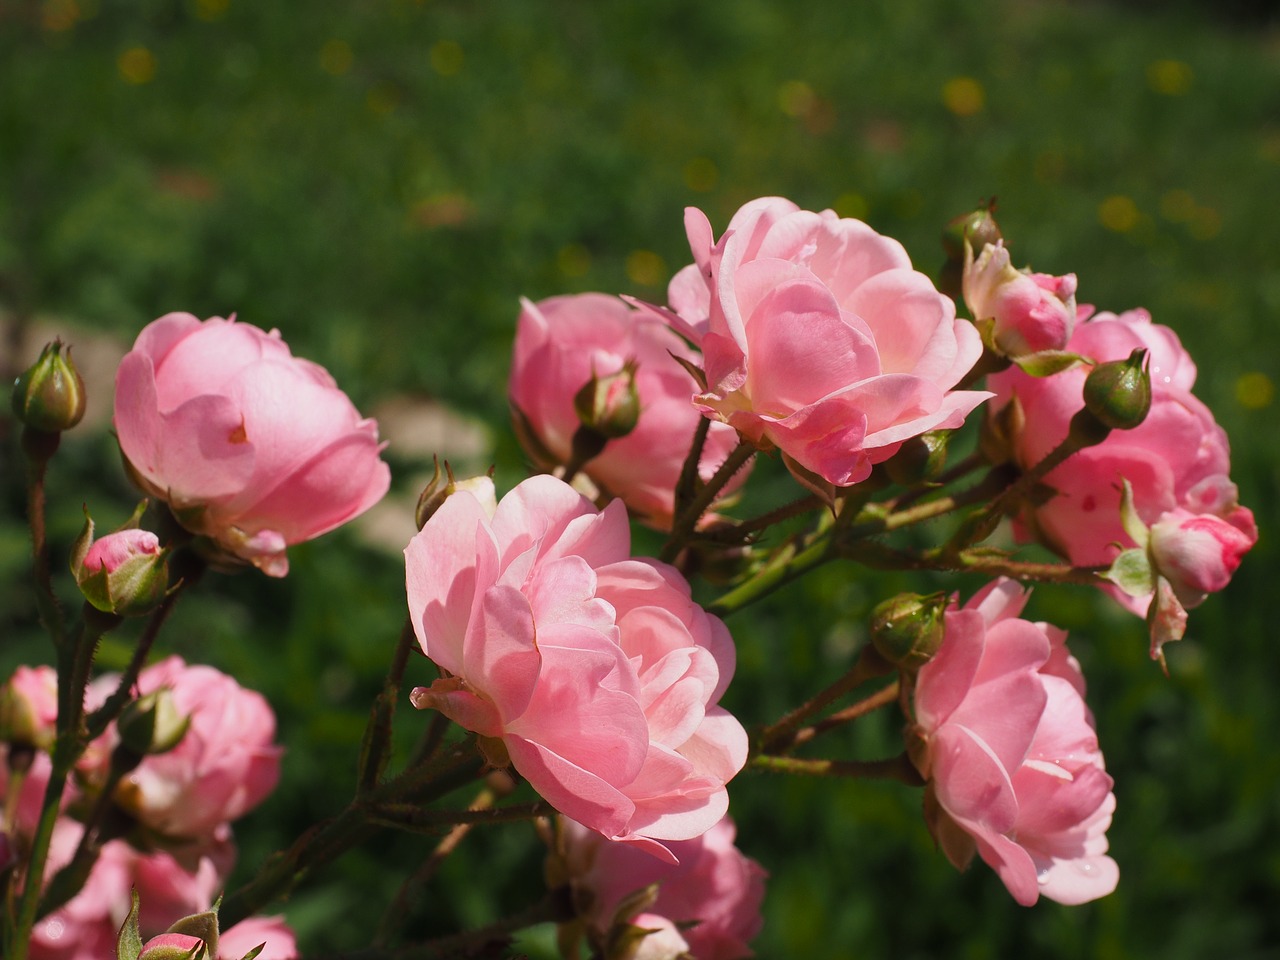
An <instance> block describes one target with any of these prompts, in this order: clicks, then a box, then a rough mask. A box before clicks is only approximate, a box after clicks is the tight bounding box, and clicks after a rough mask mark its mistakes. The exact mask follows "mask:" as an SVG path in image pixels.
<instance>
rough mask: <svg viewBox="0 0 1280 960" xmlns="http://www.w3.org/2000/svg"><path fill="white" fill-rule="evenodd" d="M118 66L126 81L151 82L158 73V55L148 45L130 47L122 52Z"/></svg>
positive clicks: (117, 62)
mask: <svg viewBox="0 0 1280 960" xmlns="http://www.w3.org/2000/svg"><path fill="white" fill-rule="evenodd" d="M116 67H117V69H119V71H120V76H121V77H123V78H124V80H125V82H126V83H132V84H134V85H135V86H137V85H140V84H144V83H150V82H151V81H152V80H153V79H154V78H155V75H156V57H155V54H153V53H152V52H151V51H150V50H148V49H147V48H146V47H130V48H129V49H128V50H126V51H125V52H124V53H122V54H120V59H118V60H117V61H116Z"/></svg>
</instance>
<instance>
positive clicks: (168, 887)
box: [0, 657, 296, 960]
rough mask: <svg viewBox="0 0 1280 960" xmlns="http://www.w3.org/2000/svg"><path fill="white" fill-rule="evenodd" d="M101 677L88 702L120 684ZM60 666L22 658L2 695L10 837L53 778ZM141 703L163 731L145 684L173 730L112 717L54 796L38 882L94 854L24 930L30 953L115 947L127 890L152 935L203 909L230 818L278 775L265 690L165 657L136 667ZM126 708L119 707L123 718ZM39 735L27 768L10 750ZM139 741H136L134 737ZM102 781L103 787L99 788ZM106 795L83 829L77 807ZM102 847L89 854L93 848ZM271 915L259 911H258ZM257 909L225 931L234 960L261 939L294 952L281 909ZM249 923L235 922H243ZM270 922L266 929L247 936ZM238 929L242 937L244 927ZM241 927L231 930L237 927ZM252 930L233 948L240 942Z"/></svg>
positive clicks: (228, 841) (49, 955) (22, 831)
mask: <svg viewBox="0 0 1280 960" xmlns="http://www.w3.org/2000/svg"><path fill="white" fill-rule="evenodd" d="M118 679H119V678H117V677H114V676H112V675H104V676H103V677H100V678H99V679H98V680H97V681H95V682H94V684H93V685H92V686H91V688H90V690H89V693H88V698H87V700H88V703H87V705H88V706H89V707H90V708H94V707H97V706H100V705H101V703H102V701H104V700H105V699H106V697H107V695H108V694H109V693H110V691H112V690H113V689H114V688H115V687H116V685H117V683H118ZM56 686H57V677H56V674H55V673H54V671H53V669H52V668H50V667H19V668H18V670H17V671H15V673H14V675H13V676H12V677H11V678H10V679H9V681H8V683H7V684H6V685H5V687H4V689H3V692H2V693H0V703H3V704H4V705H5V708H4V710H3V711H2V712H0V716H3V717H5V718H6V719H7V720H8V722H7V723H5V724H4V729H3V730H0V734H3V736H4V742H5V746H4V747H0V751H3V752H4V758H3V759H4V761H5V762H0V797H3V798H5V799H6V802H7V798H8V796H9V792H10V791H11V790H13V791H17V792H18V795H17V799H16V802H15V803H14V809H15V811H16V817H15V820H14V822H13V823H12V825H11V830H10V833H9V837H10V839H12V840H16V841H17V843H18V844H19V845H20V846H25V845H26V844H27V843H29V842H30V839H31V837H32V836H33V834H34V832H35V830H36V824H37V821H38V818H39V812H40V804H41V801H42V799H43V797H44V794H45V790H46V786H47V784H48V780H49V776H50V763H49V756H48V753H47V750H48V749H49V748H50V747H51V746H52V744H53V742H54V737H55V722H56V717H57V710H56ZM137 690H138V692H139V698H138V700H137V701H136V702H137V703H149V704H150V705H151V706H150V708H149V709H150V710H151V714H150V715H149V716H147V717H146V718H145V721H143V725H145V726H146V727H147V729H148V730H149V731H151V732H152V733H154V734H158V735H160V736H165V735H166V734H165V733H163V732H162V728H163V726H164V721H162V720H160V719H158V717H157V715H158V714H160V713H165V714H169V710H168V708H165V709H164V710H163V711H162V710H160V709H156V708H155V700H154V699H151V700H148V695H151V694H161V695H162V696H163V697H165V698H167V699H168V700H169V701H170V703H171V707H172V710H173V712H172V714H169V715H171V716H176V717H179V718H180V721H179V722H178V723H176V724H173V725H172V726H173V727H174V730H173V731H172V733H173V738H171V739H176V742H167V743H163V744H159V745H158V746H159V752H154V753H153V752H148V749H147V745H146V744H140V745H139V744H137V743H136V742H134V745H133V746H130V745H129V744H130V742H131V741H133V739H134V738H132V737H129V736H127V735H126V736H123V737H122V734H121V732H120V731H119V730H118V729H117V726H118V725H117V724H112V725H111V726H110V727H108V728H107V730H106V731H104V733H103V734H102V735H101V736H100V737H99V738H98V739H97V740H95V741H94V742H93V743H91V744H90V745H89V746H88V749H87V750H86V751H85V753H84V756H83V757H82V759H81V761H80V763H79V765H78V768H77V775H76V783H77V785H78V786H77V788H76V789H75V790H74V791H73V792H70V793H68V794H65V795H64V797H63V803H62V815H61V816H60V817H59V819H58V821H57V823H56V825H55V827H54V833H53V842H52V847H51V850H50V857H49V861H48V865H47V867H46V870H45V882H46V884H47V885H49V886H50V888H51V889H52V887H53V886H54V885H55V884H56V883H57V881H56V880H55V878H56V877H57V876H58V874H59V872H60V871H62V870H63V869H64V868H68V867H71V866H72V865H73V864H75V865H77V866H78V865H79V864H83V863H85V862H86V861H85V860H84V858H85V857H86V856H87V857H89V858H90V859H89V861H88V863H91V869H89V870H88V872H87V875H86V879H85V880H84V883H83V886H82V887H81V888H80V889H79V890H78V891H77V892H75V893H74V896H71V897H70V898H69V899H67V900H66V902H65V903H64V904H63V905H62V906H60V907H59V908H58V909H56V910H53V911H52V912H50V913H49V914H48V915H47V916H45V917H44V918H43V919H41V920H40V921H39V922H38V924H37V925H36V927H35V929H34V930H33V931H32V939H31V949H30V954H29V955H30V956H31V957H32V958H33V960H100V958H102V957H106V956H110V955H112V954H113V951H114V949H115V944H116V934H117V932H118V931H119V929H120V925H121V924H122V923H123V921H124V919H125V917H126V916H127V915H128V913H129V910H130V890H131V889H133V890H136V891H137V893H138V895H139V898H140V902H141V912H140V917H139V920H140V928H141V930H142V931H143V932H144V934H146V935H148V936H151V935H157V934H160V933H162V932H163V931H164V930H165V929H166V928H168V926H169V925H170V924H171V923H173V922H174V921H176V920H178V919H180V918H181V917H184V916H187V915H189V914H193V913H197V912H199V911H202V910H207V909H209V908H210V906H211V905H212V904H213V902H214V899H215V897H216V895H217V893H218V892H219V890H220V889H221V887H222V884H223V882H224V881H225V879H226V877H227V875H228V874H229V873H230V871H231V867H232V866H233V864H234V862H235V856H236V851H235V844H234V843H233V841H232V838H231V827H230V822H231V821H233V820H236V819H238V818H239V817H241V816H243V815H244V814H246V813H248V812H249V810H251V809H252V808H253V807H255V806H257V805H258V804H259V803H261V802H262V800H263V799H265V797H266V796H267V794H268V793H269V792H270V791H271V789H272V788H273V787H274V786H275V783H276V780H277V779H278V776H279V761H280V752H281V751H280V748H279V747H278V746H276V745H275V744H274V743H273V740H274V734H275V718H274V715H273V714H272V711H271V708H270V707H269V706H268V705H267V703H266V701H265V700H264V699H263V698H262V697H261V696H260V695H258V694H257V693H254V692H253V691H250V690H245V689H244V688H242V687H241V686H240V685H239V684H237V683H236V682H235V681H234V680H233V679H232V678H231V677H229V676H227V675H226V674H223V673H220V672H219V671H217V670H214V669H212V668H211V667H204V666H194V665H191V666H189V665H187V664H185V663H184V662H183V661H182V660H180V659H179V658H178V657H170V658H168V659H167V660H164V661H162V662H160V663H158V664H156V665H155V666H153V667H149V668H147V669H145V670H143V671H142V673H141V674H140V676H139V677H138V681H137ZM129 716H132V715H131V714H130V713H129V712H126V714H125V716H124V717H122V718H121V721H120V723H121V724H123V723H125V722H126V720H125V717H129ZM32 747H38V748H39V752H38V753H36V754H35V755H34V756H32V757H31V758H30V760H29V761H28V762H27V763H25V764H24V765H23V766H22V767H15V764H14V762H13V761H14V758H15V751H18V750H21V749H24V748H25V749H31V748H32ZM135 747H136V749H135ZM104 793H105V797H104V796H103V794H104ZM102 802H105V803H106V804H107V808H108V809H110V811H111V814H110V816H109V817H107V818H105V819H101V820H100V822H99V823H98V824H96V825H95V826H94V827H91V828H88V829H91V830H92V831H93V835H92V836H86V829H87V828H86V827H85V826H84V824H83V822H82V821H83V820H84V818H86V817H88V816H91V815H92V814H91V811H94V810H95V809H98V808H100V805H101V803H102ZM95 850H97V851H98V852H96V853H94V852H93V851H95ZM264 922H266V921H264ZM268 923H269V927H261V924H260V922H259V921H255V922H254V923H252V924H249V923H246V924H240V925H237V926H236V927H233V928H232V929H231V930H228V931H227V933H226V942H227V943H229V944H231V948H230V949H229V951H228V952H227V953H226V954H225V956H226V957H228V958H229V960H239V958H240V957H241V956H242V955H243V954H244V953H246V952H247V951H248V950H249V949H250V948H251V947H253V946H255V945H256V944H258V943H262V942H264V941H265V942H267V944H268V948H267V950H266V951H264V953H263V954H262V956H264V957H266V958H268V960H289V958H291V957H293V956H294V955H295V952H296V951H295V947H294V942H293V935H292V933H291V932H289V930H288V928H287V927H285V926H284V925H283V923H282V922H280V921H279V920H271V921H269V922H268ZM242 927H243V928H244V929H241V928H242ZM268 930H269V933H270V935H269V936H265V935H264V936H262V937H261V938H260V939H257V940H252V938H253V937H255V936H259V934H262V933H264V932H266V931H268ZM242 935H243V936H242ZM237 938H239V939H237ZM246 940H252V942H251V943H249V944H248V946H247V947H245V949H244V950H242V951H241V952H240V953H236V954H235V955H234V957H232V956H231V951H233V950H234V949H238V946H237V944H242V943H244V942H245V941H246Z"/></svg>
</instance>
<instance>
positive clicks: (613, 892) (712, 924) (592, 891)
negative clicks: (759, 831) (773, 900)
mask: <svg viewBox="0 0 1280 960" xmlns="http://www.w3.org/2000/svg"><path fill="white" fill-rule="evenodd" d="M563 823H564V844H565V846H564V850H565V867H566V869H567V870H568V873H569V877H570V882H571V883H572V885H573V890H574V902H575V903H577V904H579V907H580V910H581V913H582V917H583V919H584V920H586V922H587V925H588V927H589V928H590V930H591V931H592V934H593V936H594V937H595V938H596V939H597V940H599V941H602V942H603V941H605V940H607V939H609V938H610V934H611V928H612V927H613V926H614V925H615V924H616V923H618V922H629V923H630V924H632V925H634V926H638V927H643V928H650V927H654V928H666V927H670V926H672V925H674V928H676V929H678V930H679V931H680V936H681V937H682V938H683V939H684V941H686V943H687V947H686V949H687V951H688V953H689V954H690V955H691V956H693V957H695V958H696V960H737V958H739V957H750V956H753V954H752V952H751V948H750V947H749V946H748V944H749V943H750V942H751V940H752V938H753V937H755V935H756V934H758V933H759V932H760V927H761V925H762V924H763V922H764V921H763V920H762V918H761V916H760V905H761V903H762V902H763V900H764V881H765V876H766V874H765V872H764V869H763V868H762V867H761V866H760V864H758V863H756V861H754V860H752V859H751V858H750V857H747V856H744V855H743V853H742V852H741V851H740V850H738V848H737V847H736V846H734V843H733V841H734V836H735V833H736V831H735V828H734V825H733V821H732V820H730V819H729V818H728V817H725V818H723V819H722V820H720V822H719V823H717V824H716V825H715V826H713V827H712V828H711V829H710V830H708V831H707V832H706V833H704V834H703V835H702V836H700V837H697V838H695V839H692V840H683V841H680V842H678V843H671V844H669V845H668V846H669V847H670V849H671V852H672V854H674V855H675V856H676V858H677V859H678V860H679V861H680V862H679V863H678V864H672V863H667V862H663V861H660V860H656V859H654V858H653V857H650V856H648V855H647V854H646V853H644V852H643V851H641V850H637V849H635V848H634V847H632V846H630V845H628V844H621V843H614V842H612V841H609V840H606V839H605V838H604V837H602V836H600V835H599V834H598V833H594V832H592V831H590V830H587V829H585V828H584V827H583V826H582V825H581V824H577V823H574V822H573V821H571V820H565V821H563ZM653 884H656V885H657V894H656V896H655V897H653V898H652V899H650V898H649V897H642V898H639V899H637V897H636V896H635V895H636V894H637V893H638V892H640V891H643V890H644V889H645V888H646V887H649V886H651V885H653ZM628 904H630V905H631V910H634V911H639V910H643V911H644V912H643V914H640V915H637V916H628V915H625V914H626V913H627V912H628V911H627V910H626V909H625V908H626V906H627V905H628ZM620 909H621V911H622V913H623V914H624V915H619V911H620ZM652 918H657V919H659V920H662V921H665V924H654V923H652V922H646V920H651V919H652ZM653 936H654V937H655V938H657V937H658V934H654V935H653ZM646 939H648V938H646ZM673 943H674V941H671V940H669V939H667V938H659V939H655V942H654V943H653V944H650V945H649V948H650V949H653V950H658V949H659V948H661V947H662V945H663V944H673ZM657 955H659V956H671V957H674V956H679V951H677V952H675V953H669V954H657Z"/></svg>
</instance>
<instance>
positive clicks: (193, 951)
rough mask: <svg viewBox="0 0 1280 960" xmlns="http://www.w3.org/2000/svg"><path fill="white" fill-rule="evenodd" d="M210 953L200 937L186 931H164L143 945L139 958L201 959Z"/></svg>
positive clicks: (139, 959)
mask: <svg viewBox="0 0 1280 960" xmlns="http://www.w3.org/2000/svg"><path fill="white" fill-rule="evenodd" d="M208 955H209V948H208V947H207V946H205V942H204V941H203V940H201V939H200V938H199V937H189V936H187V935H186V934H184V933H162V934H160V936H158V937H152V938H151V939H150V940H148V941H147V942H146V943H144V944H143V945H142V952H141V953H140V954H138V960H200V958H202V957H206V956H208ZM210 960H212V958H210Z"/></svg>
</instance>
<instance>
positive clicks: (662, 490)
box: [509, 293, 747, 528]
mask: <svg viewBox="0 0 1280 960" xmlns="http://www.w3.org/2000/svg"><path fill="white" fill-rule="evenodd" d="M676 357H679V358H680V359H682V360H687V361H689V362H691V363H696V362H697V360H698V357H697V355H696V354H695V353H694V352H693V351H692V350H690V349H689V348H688V347H687V346H685V344H684V342H683V341H682V340H681V339H680V338H679V337H677V336H676V335H675V334H673V333H672V332H671V331H670V330H669V329H667V327H666V325H665V324H664V323H662V322H661V321H659V320H658V319H656V318H654V317H653V316H652V315H651V314H649V313H647V312H645V311H641V310H636V309H633V308H632V307H629V306H627V305H626V304H625V303H623V302H622V301H621V300H618V299H617V298H616V297H609V296H605V295H604V294H601V293H583V294H578V295H576V296H565V297H552V298H551V299H549V300H543V301H540V302H539V303H536V304H535V303H530V302H529V301H528V300H522V301H521V311H520V320H519V323H518V325H517V327H516V340H515V355H514V358H513V361H512V366H511V382H510V385H509V390H510V396H511V407H512V412H513V414H514V416H515V418H516V425H517V433H518V434H520V435H521V442H522V443H523V444H524V446H525V449H526V450H527V451H528V452H529V454H530V455H531V456H532V457H533V458H534V459H535V460H537V461H538V462H539V463H540V464H541V465H542V466H543V467H545V468H548V469H549V468H551V467H553V466H558V465H562V464H566V463H568V462H569V461H570V460H571V459H572V458H573V452H574V451H573V438H574V435H575V433H576V432H577V430H578V428H579V425H580V424H581V422H582V420H581V417H580V414H579V412H578V411H577V410H576V409H575V406H574V398H575V396H576V395H577V394H578V393H579V392H580V391H581V390H582V389H583V388H584V387H585V386H586V385H588V384H589V383H592V382H595V381H597V380H601V379H604V378H608V377H611V376H612V375H614V374H617V373H618V372H619V371H621V370H622V369H623V368H624V367H625V366H626V365H627V364H628V362H632V361H633V362H634V364H635V377H634V389H635V394H636V395H637V396H638V397H639V417H638V419H637V420H636V421H635V424H634V426H633V428H632V429H631V430H630V431H627V432H625V434H624V435H622V436H619V437H616V438H615V439H611V440H609V441H608V442H607V443H605V444H604V446H603V448H602V449H601V451H600V452H599V453H598V454H596V455H595V456H593V457H592V458H591V459H590V460H588V461H587V462H586V464H585V466H583V468H582V472H583V473H585V474H586V475H587V476H588V477H590V478H591V480H592V481H593V482H594V483H595V485H596V486H597V487H599V488H600V489H602V490H603V491H605V492H606V493H607V494H609V495H610V496H614V497H618V498H619V499H621V500H622V501H623V502H624V503H626V505H627V509H628V510H629V511H630V512H631V513H632V514H633V515H635V516H636V517H638V518H640V519H642V520H644V521H645V522H646V523H649V524H651V525H653V526H657V527H660V528H666V527H670V525H671V513H672V510H673V509H674V499H675V494H674V491H675V486H676V480H677V479H678V477H679V476H680V468H681V467H682V466H683V464H684V460H685V456H686V455H687V454H688V452H689V448H690V446H691V445H692V443H693V434H694V431H695V430H696V428H697V426H698V417H699V414H698V411H697V410H696V409H695V408H694V406H693V404H692V402H691V400H692V397H693V393H694V385H693V381H692V380H691V379H690V377H689V374H688V373H687V372H686V371H685V370H684V369H683V368H682V367H681V365H680V363H679V362H677V360H676V359H675V358H676ZM611 383H615V384H617V383H619V381H611ZM623 385H624V386H625V383H624V384H623ZM617 399H618V398H617V397H615V398H614V401H615V405H616V401H617ZM602 439H604V438H603V437H602ZM737 440H738V438H737V435H736V434H735V433H734V432H733V430H731V429H730V428H729V427H727V426H724V425H723V424H715V425H713V428H712V430H711V432H710V433H709V434H708V436H707V442H706V445H705V447H704V448H703V454H702V460H701V462H700V465H699V469H700V473H701V475H702V478H703V479H704V480H708V479H710V478H711V475H712V474H713V473H715V471H716V468H717V467H719V466H720V464H721V463H723V462H724V460H725V458H726V457H727V456H728V455H729V452H730V451H731V450H732V449H733V447H734V446H735V444H736V443H737ZM746 475H747V471H746V470H742V471H739V473H738V474H737V475H736V476H735V477H734V479H733V481H731V483H730V484H729V486H728V487H727V492H729V493H732V492H733V490H734V489H736V488H737V487H738V486H740V485H741V484H742V483H743V481H744V480H745V479H746Z"/></svg>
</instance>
